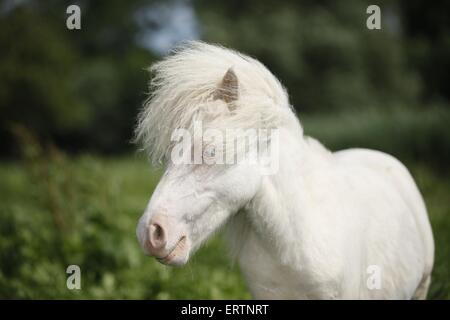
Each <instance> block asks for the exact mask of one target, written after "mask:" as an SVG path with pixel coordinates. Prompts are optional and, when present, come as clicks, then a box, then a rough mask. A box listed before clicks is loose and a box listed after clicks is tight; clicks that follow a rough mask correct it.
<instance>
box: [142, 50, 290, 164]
mask: <svg viewBox="0 0 450 320" xmlns="http://www.w3.org/2000/svg"><path fill="white" fill-rule="evenodd" d="M229 68H232V69H233V71H234V72H235V73H236V75H237V77H238V79H239V99H238V100H237V101H236V102H235V103H236V105H235V108H233V109H232V110H233V111H230V109H229V108H227V105H226V103H225V102H223V101H218V100H215V99H214V93H215V91H216V90H217V87H218V84H219V83H220V82H221V80H222V78H223V76H224V74H225V73H226V72H227V70H228V69H229ZM149 70H150V72H151V73H152V74H153V77H152V79H151V81H150V92H151V93H150V95H149V97H148V99H147V100H146V101H145V103H144V106H143V109H142V111H141V112H140V115H139V117H138V124H137V127H136V130H135V141H136V142H139V143H141V145H142V149H143V150H145V151H147V152H148V154H149V157H150V159H151V161H152V162H153V163H154V164H160V163H163V162H165V161H166V160H167V159H168V157H169V154H170V150H171V147H172V146H173V143H172V141H171V135H172V133H173V131H174V130H175V129H177V128H185V129H188V130H189V129H190V128H191V127H192V123H193V121H194V120H202V121H203V122H204V123H205V122H206V123H207V124H208V123H209V124H210V125H211V126H215V127H219V128H236V127H239V128H267V127H272V128H273V127H277V126H279V125H280V122H283V119H291V120H292V118H293V117H292V110H291V107H290V105H289V100H288V96H287V93H286V91H285V89H284V88H283V86H282V85H281V84H280V82H279V81H278V80H277V79H276V78H275V76H273V74H272V73H271V72H270V71H269V70H268V69H267V68H266V67H265V66H264V65H263V64H261V63H260V62H259V61H257V60H255V59H253V58H250V57H248V56H245V55H242V54H240V53H238V52H235V51H233V50H229V49H226V48H223V47H221V46H217V45H210V44H206V43H203V42H199V41H192V42H187V43H185V44H183V45H181V46H179V47H177V48H176V49H174V50H173V51H172V54H171V55H169V56H168V57H167V58H165V59H164V60H162V61H160V62H158V63H155V64H153V65H152V66H151V67H150V69H149Z"/></svg>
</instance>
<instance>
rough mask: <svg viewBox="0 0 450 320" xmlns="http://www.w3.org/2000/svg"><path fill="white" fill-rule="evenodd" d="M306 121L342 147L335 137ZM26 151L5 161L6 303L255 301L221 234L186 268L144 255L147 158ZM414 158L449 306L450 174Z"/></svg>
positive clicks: (1, 216)
mask: <svg viewBox="0 0 450 320" xmlns="http://www.w3.org/2000/svg"><path fill="white" fill-rule="evenodd" d="M323 121H324V122H326V121H329V122H330V124H329V126H328V125H327V126H326V127H327V128H329V127H330V126H332V124H331V122H332V119H329V120H326V119H325V120H323ZM348 121H353V120H348ZM433 121H434V120H433ZM436 121H437V120H436ZM306 122H307V123H308V125H306V128H307V131H309V132H312V133H314V135H316V136H317V135H318V136H320V135H322V137H323V139H325V140H326V141H328V142H329V144H331V145H332V146H333V147H336V145H337V144H336V143H333V141H334V140H333V139H332V137H334V135H333V132H331V131H326V132H324V131H321V130H320V127H316V126H315V122H314V119H309V120H307V121H306ZM380 123H381V122H380ZM383 123H386V121H383ZM392 125H393V126H394V123H393V124H392ZM358 126H361V123H360V122H355V124H354V126H353V130H358ZM387 126H388V127H387V128H388V129H386V130H384V132H383V133H382V134H384V135H386V131H388V130H389V124H388V125H387ZM322 127H323V126H322ZM339 127H340V126H339ZM346 127H347V129H348V130H352V127H351V126H350V125H348V126H346ZM355 127H356V129H354V128H355ZM369 129H370V128H369ZM391 129H392V130H395V126H394V127H393V128H391ZM327 135H329V136H330V137H328V138H327ZM25 140H27V139H25ZM350 145H351V144H350ZM25 146H26V147H25V148H24V157H23V159H22V160H20V161H15V162H12V161H9V162H2V163H0V195H1V201H0V298H69V299H70V298H87V299H89V298H112V299H118V298H132V299H176V298H180V299H181V298H185V299H186V298H189V299H210V298H212V299H247V298H250V295H249V293H248V291H247V289H246V287H245V284H244V282H243V279H242V277H241V275H240V273H239V271H238V269H237V267H236V266H233V265H232V264H231V263H230V262H229V260H228V258H227V254H226V248H225V246H224V245H223V243H222V241H221V237H220V234H219V235H218V236H216V237H214V238H213V239H212V240H211V241H209V242H208V243H207V244H206V245H205V246H204V248H201V249H200V251H199V252H198V253H197V254H196V255H195V256H194V257H193V259H192V260H191V262H190V263H189V264H188V265H187V266H186V267H183V268H170V267H166V266H163V265H161V264H159V263H158V262H156V261H155V260H154V259H151V258H148V257H146V256H144V255H143V254H142V252H141V249H140V248H139V246H138V243H137V240H136V237H135V227H136V223H137V220H138V218H139V217H140V215H141V214H142V212H143V210H144V208H145V206H146V204H147V201H148V199H149V197H150V195H151V193H152V190H153V188H154V187H155V185H156V183H157V181H158V179H159V176H160V172H158V171H155V170H152V169H150V167H149V166H148V164H147V163H146V161H145V160H144V159H142V158H140V157H137V156H128V157H116V158H104V157H97V156H91V155H79V156H67V155H66V154H64V153H62V152H60V151H58V150H57V149H56V148H52V147H50V148H46V149H44V150H43V149H42V148H41V146H40V145H39V144H36V143H34V142H33V141H32V139H28V142H27V143H26V144H25ZM418 148H419V150H420V145H419V147H418ZM409 159H410V160H407V159H405V161H406V163H407V164H408V166H409V168H410V169H411V172H412V174H413V176H414V177H415V179H416V181H417V183H418V185H419V187H420V189H421V191H422V192H423V194H424V197H425V200H426V203H427V206H428V210H429V214H430V217H431V221H432V226H433V231H434V235H435V241H436V262H435V268H434V274H433V280H432V286H431V290H430V293H429V298H432V299H450V269H449V262H450V203H449V199H450V198H449V194H450V179H449V177H450V176H449V174H448V172H446V171H445V170H441V169H439V167H436V166H435V164H434V163H433V165H431V163H429V162H427V161H425V160H424V159H420V160H417V159H416V160H411V159H414V158H412V157H411V158H409ZM71 264H76V265H79V266H80V267H81V272H82V283H81V285H82V289H81V290H68V289H67V287H66V277H67V275H66V272H65V271H66V268H67V266H68V265H71Z"/></svg>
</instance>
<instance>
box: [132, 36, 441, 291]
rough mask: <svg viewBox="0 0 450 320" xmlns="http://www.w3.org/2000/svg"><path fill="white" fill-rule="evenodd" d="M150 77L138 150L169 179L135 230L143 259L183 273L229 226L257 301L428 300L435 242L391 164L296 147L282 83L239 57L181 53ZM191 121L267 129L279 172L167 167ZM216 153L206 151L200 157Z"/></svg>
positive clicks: (247, 166)
mask: <svg viewBox="0 0 450 320" xmlns="http://www.w3.org/2000/svg"><path fill="white" fill-rule="evenodd" d="M151 71H153V73H154V77H153V80H152V82H151V86H152V95H151V96H150V97H149V99H148V101H147V102H146V103H145V105H144V108H143V111H142V112H141V114H140V116H139V123H138V126H137V128H136V139H137V140H138V141H140V142H141V143H142V145H143V148H144V149H145V150H147V151H148V152H149V156H150V158H151V160H152V161H153V162H154V163H163V164H165V168H166V170H165V173H164V175H163V177H162V178H161V181H160V182H159V184H158V186H157V187H156V189H155V191H154V193H153V195H152V197H151V200H150V202H149V204H148V206H147V208H146V210H145V213H144V214H143V216H142V217H141V219H140V221H139V224H138V227H137V231H136V233H137V236H138V239H139V242H140V244H141V246H142V247H143V249H144V250H145V252H146V253H147V254H150V255H152V256H155V257H156V258H157V259H158V260H159V261H161V262H162V263H165V264H167V265H183V264H185V263H186V262H187V261H188V259H189V256H191V255H192V254H193V252H194V251H195V250H196V249H197V248H198V247H199V246H200V245H201V243H203V242H204V241H205V240H206V239H207V238H208V237H210V236H211V235H212V234H213V233H214V231H216V230H218V229H219V227H221V226H222V225H225V224H226V225H227V233H226V236H227V239H228V242H229V244H230V247H231V249H232V252H233V253H234V255H235V258H236V259H237V261H238V263H239V266H240V268H241V271H242V272H243V274H244V276H245V279H246V282H247V284H248V287H249V289H250V291H251V293H252V295H253V297H254V298H257V299H411V298H414V299H423V298H426V294H427V291H428V287H429V284H430V274H431V271H432V267H433V259H434V242H433V236H432V231H431V227H430V223H429V220H428V216H427V212H426V208H425V205H424V201H423V199H422V196H421V194H420V192H419V190H418V188H417V187H416V184H415V183H414V181H413V179H412V177H411V175H410V174H409V172H408V170H407V169H406V168H405V167H404V166H403V165H402V164H401V163H400V162H399V161H398V160H396V159H395V158H393V157H392V156H389V155H387V154H384V153H382V152H378V151H373V150H367V149H350V150H343V151H339V152H330V151H328V150H327V149H325V148H324V147H323V146H322V145H321V144H320V143H319V142H317V141H316V140H313V139H312V138H308V137H305V136H304V135H303V130H302V127H301V125H300V123H299V121H298V119H297V117H296V115H295V113H294V112H293V111H292V108H291V106H290V104H289V100H288V96H287V93H286V91H285V90H284V88H283V87H282V85H281V84H280V82H279V81H278V80H277V79H276V78H275V77H274V76H273V75H272V74H271V73H270V71H268V70H267V69H266V68H265V67H264V66H263V65H262V64H261V63H260V62H258V61H256V60H254V59H252V58H250V57H248V56H245V55H242V54H240V53H238V52H235V51H232V50H229V49H225V48H223V47H219V46H214V45H209V44H205V43H202V42H190V43H188V44H186V45H183V46H181V47H180V48H178V49H177V50H175V51H174V52H173V54H171V55H169V56H168V57H167V58H166V59H164V60H162V61H161V62H159V63H157V64H155V65H153V67H152V68H151ZM195 121H201V122H202V124H203V126H204V127H207V128H215V129H218V130H219V131H220V130H223V129H226V128H243V129H249V128H257V129H260V128H276V129H277V130H278V133H279V148H278V152H277V161H279V165H278V170H277V171H276V172H275V173H273V174H264V173H263V172H262V167H261V166H260V165H259V162H257V163H256V164H255V163H249V162H248V161H241V162H238V163H235V164H233V165H229V164H215V165H214V164H213V165H211V164H205V163H195V164H184V163H182V164H175V163H174V162H173V161H172V160H171V156H172V155H173V149H174V147H175V145H176V142H177V140H176V139H174V137H173V133H174V130H176V129H177V128H185V129H186V130H188V131H189V132H191V131H192V130H193V123H194V122H195ZM194 140H195V139H194ZM195 142H197V140H195ZM200 143H204V142H202V141H200ZM190 147H191V146H189V147H188V149H189V148H190ZM222 147H223V146H222V145H218V144H217V145H214V144H213V145H212V149H211V143H209V144H208V147H207V148H206V149H205V150H204V151H203V153H202V154H201V157H203V158H208V157H211V156H214V154H215V152H216V150H215V148H217V149H221V148H222ZM224 152H227V150H225V151H224ZM260 152H261V153H265V152H267V149H262V150H261V151H260ZM263 158H264V155H261V158H258V159H263Z"/></svg>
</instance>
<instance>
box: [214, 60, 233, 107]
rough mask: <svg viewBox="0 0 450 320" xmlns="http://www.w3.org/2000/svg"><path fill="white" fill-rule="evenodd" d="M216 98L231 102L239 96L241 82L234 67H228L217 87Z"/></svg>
mask: <svg viewBox="0 0 450 320" xmlns="http://www.w3.org/2000/svg"><path fill="white" fill-rule="evenodd" d="M214 96H215V98H216V99H220V100H223V101H225V102H226V103H231V102H233V101H236V100H237V99H238V97H239V82H238V78H237V76H236V73H234V71H233V68H230V69H228V71H227V72H226V73H225V75H224V76H223V78H222V81H221V82H220V84H219V87H218V88H217V89H216V92H215V95H214Z"/></svg>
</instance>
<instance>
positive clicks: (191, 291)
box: [0, 0, 450, 299]
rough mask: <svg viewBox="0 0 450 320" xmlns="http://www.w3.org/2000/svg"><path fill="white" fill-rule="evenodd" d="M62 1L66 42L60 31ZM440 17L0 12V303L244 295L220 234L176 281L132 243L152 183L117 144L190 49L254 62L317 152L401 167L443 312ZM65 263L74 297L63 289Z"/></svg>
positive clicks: (315, 4)
mask: <svg viewBox="0 0 450 320" xmlns="http://www.w3.org/2000/svg"><path fill="white" fill-rule="evenodd" d="M71 4H77V5H79V7H80V8H81V30H68V29H67V27H66V19H67V17H68V16H69V15H68V14H66V8H67V7H68V6H69V5H71ZM369 4H377V5H378V6H380V8H381V30H369V29H367V27H366V19H367V18H368V16H369V15H368V14H366V8H367V6H368V5H369ZM449 13H450V2H448V1H443V0H441V1H432V2H430V1H423V0H390V1H378V2H377V3H372V2H369V1H360V0H358V1H357V0H347V1H331V0H314V1H313V0H304V1H287V0H286V1H275V0H258V1H256V0H247V1H237V0H231V1H219V0H208V1H207V0H192V1H187V0H186V1H184V0H177V1H148V0H146V1H144V0H131V1H118V0H112V1H88V0H85V1H62V0H45V1H44V0H39V1H38V0H16V1H13V0H0V124H1V126H0V141H1V148H0V298H6V299H10V298H21V299H22V298H34V299H42V298H50V299H52V298H63V299H65V298H68V299H72V298H88V299H89V298H96V299H99V298H100V299H101V298H112V299H116V298H133V299H173V298H190V299H196V298H203V299H209V298H215V299H222V298H228V299H246V298H250V295H249V293H248V291H247V289H246V287H245V285H244V282H243V280H242V278H241V276H240V274H239V271H238V268H237V267H236V266H235V265H233V264H232V263H231V262H229V260H228V259H227V256H226V254H225V251H226V247H225V246H224V245H223V243H222V239H221V237H220V234H219V236H217V237H215V238H213V239H212V240H211V241H209V242H208V243H207V244H206V245H205V247H204V248H202V249H201V250H200V251H199V252H198V253H197V255H196V256H194V258H193V259H192V261H191V262H190V264H189V265H188V266H186V267H184V268H169V267H166V266H163V265H161V264H159V263H158V262H156V261H154V259H151V258H148V257H145V256H144V255H143V254H142V253H141V250H140V248H139V246H138V243H137V240H136V237H135V226H136V223H137V220H138V218H139V217H140V215H141V214H142V212H143V210H144V208H145V206H146V203H147V201H148V199H149V197H150V196H151V193H152V190H153V188H154V187H155V185H156V183H157V182H158V179H159V176H160V174H161V172H160V170H158V169H155V168H151V167H150V166H149V164H148V163H147V161H146V159H145V157H144V156H143V155H140V154H139V153H137V152H136V146H134V145H133V144H132V143H130V140H131V138H132V135H133V127H134V125H135V118H136V115H137V113H138V110H139V108H140V106H141V105H142V101H143V100H144V99H145V97H146V94H147V93H148V87H147V83H148V80H149V75H148V73H147V71H146V70H145V69H146V68H147V67H148V66H149V65H150V64H151V63H153V62H155V61H157V60H158V59H160V58H161V57H162V56H163V55H164V54H166V53H167V52H169V51H170V49H171V48H172V47H173V46H174V45H176V44H177V43H179V42H181V41H183V40H190V39H202V40H205V41H208V42H213V43H219V44H222V45H224V46H228V47H231V48H234V49H237V50H240V51H242V52H244V53H247V54H249V55H252V56H254V57H255V58H257V59H258V60H260V61H262V62H263V63H264V64H266V65H267V66H268V68H269V69H270V70H271V71H272V72H273V73H274V74H275V75H276V76H277V77H278V78H279V79H280V80H281V81H282V83H283V84H284V85H285V86H286V87H287V89H288V92H289V94H290V99H291V103H292V104H293V105H294V107H295V108H296V110H297V112H298V115H299V117H300V120H301V122H302V123H303V125H304V128H305V133H306V134H307V135H311V136H314V137H316V138H318V139H319V140H321V141H322V142H323V143H324V144H325V145H326V146H327V147H328V148H330V149H332V150H337V149H341V148H348V147H368V148H374V149H378V150H382V151H385V152H388V153H391V154H393V155H394V156H396V157H398V158H399V159H400V160H401V161H403V162H404V163H405V164H407V166H408V167H409V168H410V170H411V172H412V174H413V176H414V177H415V179H416V181H417V183H418V185H419V188H420V189H421V191H422V192H423V194H424V197H425V201H426V203H427V206H428V210H429V214H430V218H431V222H432V227H433V230H434V234H435V241H436V262H435V268H434V274H433V280H432V286H431V290H430V292H429V298H433V299H449V298H450V268H449V262H450V179H449V178H450V170H449V169H450V166H449V163H450V101H449V99H450V90H449V83H450V19H449ZM71 264H76V265H79V266H80V268H81V275H82V277H81V286H82V288H81V290H68V289H67V287H66V278H67V274H66V268H67V266H68V265H71Z"/></svg>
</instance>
